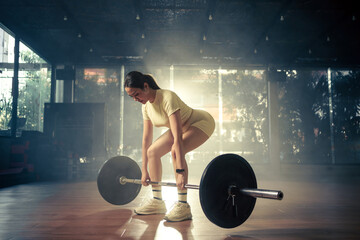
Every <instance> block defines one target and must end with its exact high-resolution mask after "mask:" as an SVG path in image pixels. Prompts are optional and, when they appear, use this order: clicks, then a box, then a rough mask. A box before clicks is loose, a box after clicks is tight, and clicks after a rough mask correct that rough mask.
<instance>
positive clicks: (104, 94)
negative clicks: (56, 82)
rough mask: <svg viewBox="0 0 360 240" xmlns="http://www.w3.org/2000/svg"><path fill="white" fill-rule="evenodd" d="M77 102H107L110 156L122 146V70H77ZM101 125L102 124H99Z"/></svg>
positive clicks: (106, 131)
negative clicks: (120, 137) (120, 138)
mask: <svg viewBox="0 0 360 240" xmlns="http://www.w3.org/2000/svg"><path fill="white" fill-rule="evenodd" d="M76 79H77V80H76V82H75V102H77V103H105V120H106V123H105V136H106V139H105V141H106V142H105V146H106V147H107V151H108V153H109V154H110V156H114V155H118V153H119V148H120V140H119V136H120V124H119V123H120V87H119V84H120V82H119V81H120V71H119V70H118V69H111V68H109V69H106V68H85V69H84V68H82V69H78V70H77V72H76ZM99 127H101V126H99Z"/></svg>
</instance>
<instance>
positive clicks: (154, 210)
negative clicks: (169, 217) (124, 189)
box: [134, 198, 166, 215]
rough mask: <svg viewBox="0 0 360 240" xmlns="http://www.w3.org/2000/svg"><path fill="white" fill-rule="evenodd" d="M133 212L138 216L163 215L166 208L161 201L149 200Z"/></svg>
mask: <svg viewBox="0 0 360 240" xmlns="http://www.w3.org/2000/svg"><path fill="white" fill-rule="evenodd" d="M134 212H135V213H136V214H138V215H149V214H165V213H166V206H165V202H164V201H163V200H158V199H154V198H152V199H149V200H148V201H147V202H146V203H145V204H144V205H142V206H141V207H138V208H135V209H134Z"/></svg>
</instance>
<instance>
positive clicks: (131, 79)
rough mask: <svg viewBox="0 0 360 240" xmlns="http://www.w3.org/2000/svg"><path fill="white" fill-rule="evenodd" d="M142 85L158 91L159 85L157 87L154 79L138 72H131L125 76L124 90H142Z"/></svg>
mask: <svg viewBox="0 0 360 240" xmlns="http://www.w3.org/2000/svg"><path fill="white" fill-rule="evenodd" d="M144 83H147V84H149V87H150V88H152V89H154V90H157V89H160V87H159V85H157V83H156V81H155V79H154V78H153V77H152V76H151V75H148V74H142V73H141V72H138V71H132V72H129V73H128V74H126V77H125V83H124V88H126V87H129V88H140V89H144Z"/></svg>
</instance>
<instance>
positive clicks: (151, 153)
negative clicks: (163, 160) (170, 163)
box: [146, 146, 160, 160]
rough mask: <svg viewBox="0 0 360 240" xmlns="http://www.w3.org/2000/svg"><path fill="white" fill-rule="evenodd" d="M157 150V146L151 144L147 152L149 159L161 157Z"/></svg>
mask: <svg viewBox="0 0 360 240" xmlns="http://www.w3.org/2000/svg"><path fill="white" fill-rule="evenodd" d="M156 152H157V151H156V150H155V148H154V147H151V146H150V147H149V148H148V150H147V152H146V154H147V157H148V159H149V160H151V159H157V158H160V157H158V156H157V154H156Z"/></svg>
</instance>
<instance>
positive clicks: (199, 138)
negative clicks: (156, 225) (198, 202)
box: [165, 127, 209, 221]
mask: <svg viewBox="0 0 360 240" xmlns="http://www.w3.org/2000/svg"><path fill="white" fill-rule="evenodd" d="M208 138H209V137H208V136H207V135H206V134H205V133H204V132H203V131H201V130H200V129H199V128H196V127H190V128H189V129H188V130H187V131H186V132H185V133H183V144H184V151H185V153H188V152H190V151H192V150H194V149H196V148H197V147H199V146H200V145H202V144H203V143H204V142H205V141H206V140H207V139H208ZM173 167H174V173H175V176H176V174H177V173H176V162H175V159H173ZM184 168H185V176H184V177H185V184H186V183H187V181H188V176H189V170H188V166H187V163H186V161H185V166H184ZM178 200H179V202H178V204H177V205H175V207H174V209H173V210H172V211H171V212H170V213H168V214H167V215H166V216H165V219H166V220H167V221H184V220H188V219H191V218H192V214H191V210H190V205H189V204H188V203H187V189H183V190H180V189H178Z"/></svg>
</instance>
